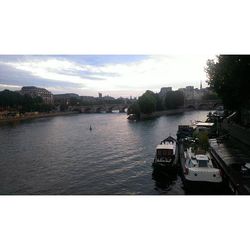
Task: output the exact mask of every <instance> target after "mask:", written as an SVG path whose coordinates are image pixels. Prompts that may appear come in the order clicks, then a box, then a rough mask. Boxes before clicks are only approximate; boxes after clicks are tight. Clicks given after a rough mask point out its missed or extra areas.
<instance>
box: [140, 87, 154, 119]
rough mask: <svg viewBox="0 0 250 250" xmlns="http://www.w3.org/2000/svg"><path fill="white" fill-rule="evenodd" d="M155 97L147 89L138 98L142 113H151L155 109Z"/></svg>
mask: <svg viewBox="0 0 250 250" xmlns="http://www.w3.org/2000/svg"><path fill="white" fill-rule="evenodd" d="M156 102H157V101H156V98H155V94H154V93H153V92H152V91H149V90H147V91H146V92H145V93H144V94H143V95H142V96H141V97H139V99H138V103H139V107H140V111H141V112H142V113H144V114H151V113H153V112H154V111H155V110H156Z"/></svg>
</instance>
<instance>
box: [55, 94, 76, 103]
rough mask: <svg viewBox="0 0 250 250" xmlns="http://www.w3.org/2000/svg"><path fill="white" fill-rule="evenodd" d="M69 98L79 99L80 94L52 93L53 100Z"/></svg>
mask: <svg viewBox="0 0 250 250" xmlns="http://www.w3.org/2000/svg"><path fill="white" fill-rule="evenodd" d="M70 98H76V99H80V96H79V95H77V94H74V93H67V94H57V95H54V100H55V101H61V100H69V99H70Z"/></svg>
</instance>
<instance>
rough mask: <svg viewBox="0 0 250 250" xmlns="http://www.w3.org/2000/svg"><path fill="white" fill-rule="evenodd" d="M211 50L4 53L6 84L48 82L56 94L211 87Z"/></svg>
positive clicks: (2, 82) (0, 59) (0, 83)
mask: <svg viewBox="0 0 250 250" xmlns="http://www.w3.org/2000/svg"><path fill="white" fill-rule="evenodd" d="M213 58H215V56H208V55H206V56H205V55H195V56H188V55H182V56H181V55H177V56H172V55H171V56H152V55H151V56H150V55H82V56H80V55H42V56H38V55H35V56H32V55H28V56H24V55H1V56H0V90H3V89H6V88H7V89H11V90H18V89H20V88H21V87H22V86H31V85H32V86H36V87H42V88H46V89H48V90H49V91H51V92H52V93H53V94H61V93H76V94H79V95H91V96H97V95H98V92H102V93H103V94H104V95H110V96H114V97H120V96H122V97H129V96H139V95H141V94H142V93H143V92H145V91H146V90H147V89H150V90H153V91H155V92H159V91H160V88H161V87H167V86H171V87H173V89H178V88H183V87H186V86H187V85H193V86H195V87H197V88H198V87H199V85H200V82H201V81H202V83H203V87H206V86H207V84H206V83H205V81H206V73H205V71H204V68H205V66H206V61H207V60H208V59H213Z"/></svg>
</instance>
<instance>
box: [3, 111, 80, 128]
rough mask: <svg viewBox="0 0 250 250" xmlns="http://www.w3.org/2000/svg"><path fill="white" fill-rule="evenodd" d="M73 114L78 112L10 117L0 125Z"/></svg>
mask: <svg viewBox="0 0 250 250" xmlns="http://www.w3.org/2000/svg"><path fill="white" fill-rule="evenodd" d="M74 114H79V112H78V111H68V112H55V113H40V114H37V115H27V116H20V117H11V118H5V119H0V125H1V124H5V123H9V122H10V123H11V122H19V121H26V120H32V119H37V118H46V117H56V116H65V115H74Z"/></svg>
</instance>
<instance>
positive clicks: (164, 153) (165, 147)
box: [156, 144, 175, 159]
mask: <svg viewBox="0 0 250 250" xmlns="http://www.w3.org/2000/svg"><path fill="white" fill-rule="evenodd" d="M174 156H175V145H174V144H160V145H158V146H157V147H156V158H157V159H165V158H172V157H174Z"/></svg>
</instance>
